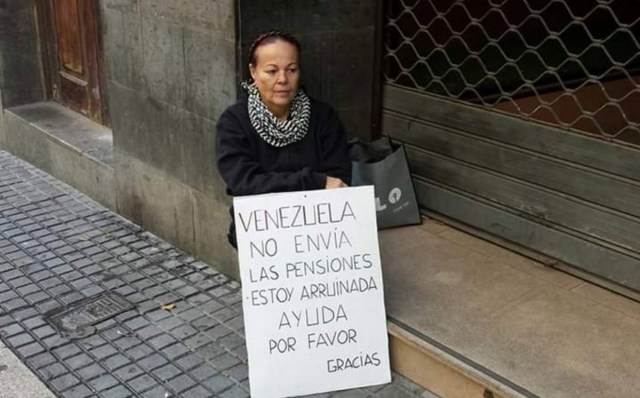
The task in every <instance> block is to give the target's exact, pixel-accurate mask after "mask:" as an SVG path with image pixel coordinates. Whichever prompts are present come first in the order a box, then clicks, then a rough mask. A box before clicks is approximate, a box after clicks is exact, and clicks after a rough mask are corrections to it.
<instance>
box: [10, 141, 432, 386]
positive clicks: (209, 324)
mask: <svg viewBox="0 0 640 398" xmlns="http://www.w3.org/2000/svg"><path fill="white" fill-rule="evenodd" d="M105 291H115V292H117V293H119V294H121V295H123V296H124V297H126V298H127V299H128V300H129V301H131V302H132V303H134V304H135V305H136V307H135V309H133V310H130V311H127V312H124V313H122V314H119V315H118V316H116V317H115V318H112V319H109V320H106V321H104V322H101V323H98V324H97V325H95V327H96V333H94V334H93V335H90V336H88V337H85V338H82V339H70V338H68V337H65V336H63V335H61V334H60V333H58V332H57V331H56V330H55V329H53V328H52V327H51V326H49V324H47V322H46V321H45V320H44V317H43V315H44V314H46V313H47V312H48V311H50V310H52V309H55V308H59V307H61V306H69V305H72V304H74V303H77V302H78V301H79V300H82V299H84V298H87V297H92V296H95V295H97V294H100V293H103V292H105ZM166 304H175V308H174V309H172V310H170V311H169V310H165V309H162V308H161V306H163V305H166ZM0 338H1V339H2V341H3V342H4V343H5V344H6V345H7V346H8V347H10V348H11V350H12V351H14V352H15V353H16V355H17V356H18V357H19V358H20V359H21V360H22V361H23V362H24V363H25V364H27V366H28V367H29V368H30V369H31V370H33V371H34V372H35V373H36V374H37V375H38V376H39V377H40V379H41V380H43V381H44V382H45V383H46V384H47V386H48V387H49V388H50V389H51V390H52V391H54V392H55V393H56V394H57V395H58V396H61V397H68V398H71V397H74V398H75V397H77V398H82V397H89V396H99V397H104V398H107V397H117V398H125V397H160V398H166V397H177V396H181V397H210V396H220V397H228V398H231V397H234V398H236V397H238V398H242V397H248V396H249V382H248V379H247V352H246V346H245V339H244V327H243V318H242V309H241V294H240V285H239V283H238V282H236V281H234V280H232V279H229V278H227V277H226V276H224V275H223V274H221V273H219V272H218V271H216V269H215V268H214V267H212V266H210V265H208V264H205V263H203V262H201V261H197V260H196V259H194V258H193V257H190V256H188V255H186V254H185V253H183V252H181V251H179V250H178V249H176V248H175V247H174V246H172V245H171V244H168V243H167V242H165V241H163V240H161V239H159V238H157V237H156V236H154V235H153V234H151V233H149V232H147V231H145V230H143V229H142V228H140V227H139V226H137V225H135V224H132V223H131V222H128V221H127V220H125V219H123V218H121V217H119V216H118V215H116V214H115V213H113V212H111V211H108V210H107V209H105V208H104V207H102V206H100V205H99V204H97V203H95V202H94V201H92V200H91V199H89V198H88V197H86V196H84V195H83V194H81V193H79V192H77V191H75V190H73V189H72V188H70V187H68V186H66V185H65V184H63V183H61V182H59V181H57V180H56V179H54V178H53V177H51V176H50V175H48V174H46V173H44V172H42V171H40V170H38V169H36V168H34V167H33V166H31V165H29V164H28V163H25V162H23V161H21V160H19V159H17V158H15V157H14V156H12V155H10V154H8V153H7V152H4V151H0ZM372 396H376V397H425V398H426V397H432V396H433V395H431V394H430V393H428V392H426V391H424V390H422V389H421V388H419V387H417V386H415V385H414V384H412V383H411V382H409V381H407V380H406V379H404V378H402V377H400V376H397V375H394V382H393V383H391V384H388V385H385V386H377V387H371V388H365V389H356V390H350V391H344V392H338V393H332V394H323V395H318V397H372Z"/></svg>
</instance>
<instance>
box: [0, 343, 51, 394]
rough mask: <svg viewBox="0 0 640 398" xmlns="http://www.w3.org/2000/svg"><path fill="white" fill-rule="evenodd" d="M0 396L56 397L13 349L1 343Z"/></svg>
mask: <svg viewBox="0 0 640 398" xmlns="http://www.w3.org/2000/svg"><path fill="white" fill-rule="evenodd" d="M0 387H1V388H0V398H54V397H55V395H53V393H52V392H51V391H50V390H49V389H48V388H47V386H46V385H44V383H43V382H42V381H40V380H39V379H38V378H37V377H36V376H35V375H34V374H33V373H32V372H31V371H30V370H29V368H27V367H26V366H25V365H24V364H23V363H22V362H20V359H19V358H18V357H16V356H15V355H14V353H13V352H11V350H9V349H8V348H7V347H5V345H4V344H2V343H0Z"/></svg>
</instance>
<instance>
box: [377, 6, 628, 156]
mask: <svg viewBox="0 0 640 398" xmlns="http://www.w3.org/2000/svg"><path fill="white" fill-rule="evenodd" d="M386 17H387V19H386V28H385V30H386V31H385V46H386V54H385V65H384V72H385V79H386V81H387V82H389V83H395V84H398V85H401V86H405V87H410V88H414V89H418V90H421V91H425V92H428V93H430V94H435V95H440V96H445V97H448V98H453V99H457V100H460V101H464V102H469V103H473V104H477V105H481V106H485V107H489V108H492V109H495V110H499V111H503V112H508V113H511V114H516V115H519V116H521V117H524V118H527V119H530V120H535V121H540V122H545V123H550V124H553V125H556V126H560V127H562V128H565V129H571V130H574V131H578V132H582V133H587V134H591V135H595V136H597V137H601V138H603V139H606V140H612V141H616V142H619V143H624V144H631V145H640V1H638V0H608V1H607V0H561V1H555V0H453V1H452V0H389V1H388V6H387V15H386Z"/></svg>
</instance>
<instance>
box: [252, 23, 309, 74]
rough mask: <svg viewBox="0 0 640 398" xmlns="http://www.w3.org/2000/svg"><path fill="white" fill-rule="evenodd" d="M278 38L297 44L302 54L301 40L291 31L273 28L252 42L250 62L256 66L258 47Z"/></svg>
mask: <svg viewBox="0 0 640 398" xmlns="http://www.w3.org/2000/svg"><path fill="white" fill-rule="evenodd" d="M278 40H282V41H286V42H287V43H289V44H291V45H293V46H295V47H296V49H297V50H298V56H299V55H300V52H301V48H300V42H299V41H298V39H296V38H295V36H293V35H292V34H290V33H286V32H281V31H279V30H272V31H269V32H265V33H263V34H261V35H260V36H258V37H257V38H256V39H255V40H254V41H253V43H251V47H249V64H251V65H254V66H255V64H256V50H257V49H258V47H260V46H262V45H265V44H271V43H273V42H276V41H278Z"/></svg>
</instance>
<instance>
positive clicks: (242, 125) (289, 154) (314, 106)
mask: <svg viewBox="0 0 640 398" xmlns="http://www.w3.org/2000/svg"><path fill="white" fill-rule="evenodd" d="M217 130H218V133H217V137H216V156H217V162H218V170H219V172H220V175H221V176H222V178H223V180H224V181H225V182H226V184H227V193H228V194H229V195H232V196H242V195H254V194H261V193H270V192H287V191H306V190H313V189H323V188H324V187H325V184H326V176H331V177H338V178H340V179H341V180H342V181H344V182H345V183H346V184H347V185H349V184H350V183H351V160H350V159H349V151H348V149H347V136H346V133H345V131H344V127H343V126H342V123H341V122H340V119H339V118H338V115H337V114H336V112H335V111H334V110H333V108H331V107H330V106H329V105H327V104H325V103H322V102H319V101H315V100H313V99H311V120H310V121H309V131H308V133H307V135H306V136H305V137H304V138H303V139H302V140H300V141H298V142H296V143H293V144H291V145H288V146H285V147H282V148H276V147H273V146H271V145H270V144H268V143H267V142H266V141H264V140H263V139H262V138H261V137H260V136H259V135H258V132H257V131H256V130H255V129H254V128H253V126H252V125H251V121H250V120H249V112H248V109H247V96H246V95H243V96H242V98H241V99H240V100H239V101H238V102H236V103H235V104H234V105H232V106H230V107H229V108H227V110H225V111H224V113H223V114H222V115H221V116H220V119H219V120H218V126H217ZM232 229H233V227H232ZM230 232H234V231H230ZM230 240H231V237H230ZM232 243H235V242H232Z"/></svg>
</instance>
